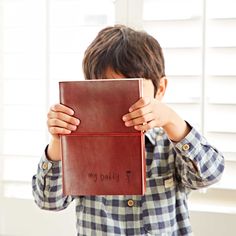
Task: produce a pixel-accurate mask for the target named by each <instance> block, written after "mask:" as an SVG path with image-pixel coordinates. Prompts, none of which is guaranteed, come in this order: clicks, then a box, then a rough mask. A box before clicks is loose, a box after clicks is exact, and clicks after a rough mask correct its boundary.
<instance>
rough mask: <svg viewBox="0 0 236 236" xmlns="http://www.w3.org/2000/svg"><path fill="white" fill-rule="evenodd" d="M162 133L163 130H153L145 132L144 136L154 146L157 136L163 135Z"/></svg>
mask: <svg viewBox="0 0 236 236" xmlns="http://www.w3.org/2000/svg"><path fill="white" fill-rule="evenodd" d="M163 133H164V130H163V129H162V128H153V129H149V130H147V131H146V132H145V136H146V137H147V138H148V139H149V141H150V142H151V144H152V145H153V146H155V145H156V142H157V136H158V135H163Z"/></svg>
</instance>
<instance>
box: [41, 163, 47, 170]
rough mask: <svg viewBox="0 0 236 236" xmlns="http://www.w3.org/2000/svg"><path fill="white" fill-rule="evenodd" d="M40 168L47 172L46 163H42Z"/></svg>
mask: <svg viewBox="0 0 236 236" xmlns="http://www.w3.org/2000/svg"><path fill="white" fill-rule="evenodd" d="M42 168H43V170H47V169H48V163H47V162H44V163H43V164H42Z"/></svg>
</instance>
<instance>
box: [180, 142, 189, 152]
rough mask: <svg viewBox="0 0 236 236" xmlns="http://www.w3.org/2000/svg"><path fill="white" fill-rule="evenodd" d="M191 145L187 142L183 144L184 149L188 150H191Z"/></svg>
mask: <svg viewBox="0 0 236 236" xmlns="http://www.w3.org/2000/svg"><path fill="white" fill-rule="evenodd" d="M189 148H190V147H189V145H188V144H187V143H185V144H184V145H183V146H182V149H183V151H188V150H189Z"/></svg>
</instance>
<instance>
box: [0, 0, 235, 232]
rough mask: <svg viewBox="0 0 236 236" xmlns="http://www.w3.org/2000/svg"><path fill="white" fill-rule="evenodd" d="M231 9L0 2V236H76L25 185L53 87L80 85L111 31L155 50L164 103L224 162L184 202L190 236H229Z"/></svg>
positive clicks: (228, 3) (182, 1)
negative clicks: (162, 67)
mask: <svg viewBox="0 0 236 236" xmlns="http://www.w3.org/2000/svg"><path fill="white" fill-rule="evenodd" d="M235 9H236V1H235V0H99V1H98V0H97V1H96V0H0V236H39V235H45V236H47V235H57V236H65V235H76V231H75V215H74V205H73V204H71V206H70V207H69V208H68V209H66V210H65V211H62V212H56V213H55V212H45V211H42V210H40V209H38V208H37V206H36V205H35V204H34V202H33V198H32V193H31V178H32V175H33V174H34V173H35V172H36V169H37V164H38V161H39V159H40V157H41V155H42V153H43V151H44V147H45V145H46V144H47V143H48V140H49V135H48V132H47V127H46V114H47V111H48V109H49V107H50V105H52V104H54V103H55V102H58V81H65V80H83V73H82V67H81V62H82V58H83V53H84V50H85V49H86V47H87V46H88V45H89V44H90V42H91V40H92V39H93V38H94V37H95V36H96V34H97V33H98V31H99V30H100V29H102V28H104V27H105V26H109V25H113V24H115V23H121V24H126V25H128V26H131V27H133V28H135V29H141V30H145V31H147V32H148V33H150V34H152V35H153V36H154V37H155V38H156V39H157V40H158V41H159V42H160V44H161V46H162V47H163V50H164V55H165V58H166V74H167V77H168V79H169V84H168V89H167V94H166V98H165V102H166V103H168V104H169V105H170V106H172V107H173V108H174V109H176V110H177V111H178V112H179V113H180V114H181V115H182V117H183V118H184V119H186V120H188V121H189V122H190V123H191V124H193V125H194V126H196V127H197V129H199V130H200V131H201V132H202V133H203V134H204V135H205V136H206V137H207V138H208V139H209V141H211V143H212V144H213V145H215V146H217V148H218V149H220V150H221V151H222V152H223V153H224V155H225V158H226V169H225V173H224V176H223V178H222V180H221V181H220V182H219V183H218V184H216V185H214V186H212V187H210V188H208V189H204V190H201V191H195V192H193V193H191V195H190V199H189V208H190V214H191V222H192V225H193V229H194V232H195V233H194V235H195V236H209V235H214V236H221V235H227V236H231V235H232V236H233V235H236V228H235V222H236V10H235Z"/></svg>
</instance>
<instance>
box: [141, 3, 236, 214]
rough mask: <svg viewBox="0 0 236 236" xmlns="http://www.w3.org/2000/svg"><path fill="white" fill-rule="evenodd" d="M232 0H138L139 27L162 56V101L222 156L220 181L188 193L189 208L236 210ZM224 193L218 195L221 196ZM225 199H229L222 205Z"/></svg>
mask: <svg viewBox="0 0 236 236" xmlns="http://www.w3.org/2000/svg"><path fill="white" fill-rule="evenodd" d="M234 8H235V2H234V1H232V0H227V1H223V0H217V1H213V0H209V1H197V0H191V1H189V0H180V1H175V0H144V1H143V21H142V25H141V27H142V28H144V29H145V30H146V31H147V32H149V33H151V34H152V35H154V36H155V37H156V38H157V39H158V41H159V42H160V44H161V45H162V47H163V48H164V55H165V58H166V73H167V77H168V78H169V85H168V86H169V87H168V89H167V96H166V102H167V103H169V104H170V105H171V106H172V107H173V108H174V109H176V110H177V111H179V113H180V114H182V116H183V117H184V118H185V119H187V120H188V121H190V122H191V123H192V124H193V125H195V126H196V127H197V128H199V130H200V131H201V132H202V133H203V134H204V135H205V136H206V137H207V138H208V140H209V141H210V142H211V143H212V144H213V145H215V146H216V147H217V148H219V150H221V151H222V152H223V153H224V155H225V158H226V168H225V173H224V175H223V178H222V180H221V181H220V182H219V183H217V184H216V185H213V186H212V187H210V188H209V189H208V190H204V191H201V192H204V193H201V192H200V193H199V192H194V193H192V195H191V196H190V202H191V203H192V204H190V209H192V210H198V211H199V210H200V211H201V210H203V211H212V210H213V209H214V211H219V212H226V213H229V212H232V211H233V212H236V204H235V201H233V198H234V197H233V196H234V193H235V190H236V184H235V181H234V180H235V177H236V175H235V173H236V172H235V170H236V146H235V140H236V123H235V120H236V95H235V92H234V91H235V88H236V67H235V65H234V62H235V61H236V13H235V11H234V10H232V9H234ZM222 197H224V198H222ZM226 202H230V204H229V203H228V204H226Z"/></svg>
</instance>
